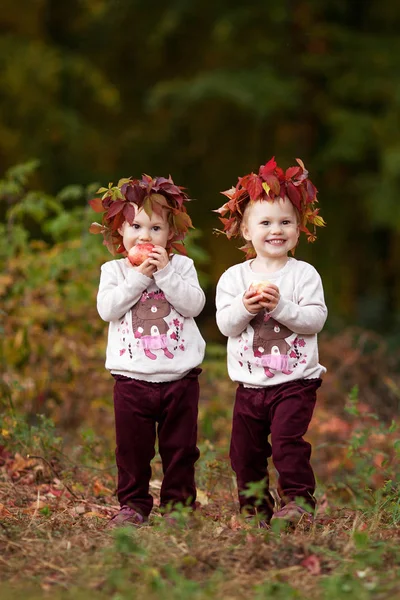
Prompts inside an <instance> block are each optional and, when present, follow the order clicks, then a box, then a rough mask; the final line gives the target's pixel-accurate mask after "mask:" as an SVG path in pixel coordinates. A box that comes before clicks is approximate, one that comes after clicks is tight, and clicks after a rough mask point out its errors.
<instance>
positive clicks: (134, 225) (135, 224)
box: [132, 223, 140, 229]
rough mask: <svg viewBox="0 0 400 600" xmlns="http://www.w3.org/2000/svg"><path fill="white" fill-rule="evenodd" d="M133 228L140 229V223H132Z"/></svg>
mask: <svg viewBox="0 0 400 600" xmlns="http://www.w3.org/2000/svg"><path fill="white" fill-rule="evenodd" d="M132 227H133V229H140V225H138V224H137V223H134V224H133V225H132Z"/></svg>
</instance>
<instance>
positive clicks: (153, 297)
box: [97, 254, 205, 382]
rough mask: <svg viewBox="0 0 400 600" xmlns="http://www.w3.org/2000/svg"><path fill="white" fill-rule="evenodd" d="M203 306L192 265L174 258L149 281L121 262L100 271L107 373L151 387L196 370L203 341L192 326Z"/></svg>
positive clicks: (202, 295) (111, 262)
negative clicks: (125, 377)
mask: <svg viewBox="0 0 400 600" xmlns="http://www.w3.org/2000/svg"><path fill="white" fill-rule="evenodd" d="M204 304H205V296H204V292H203V290H202V289H201V288H200V285H199V281H198V278H197V273H196V270H195V267H194V264H193V261H192V260H191V259H190V258H187V257H186V256H181V255H177V254H174V255H173V256H172V257H171V260H170V262H169V263H168V265H167V266H166V267H164V268H163V269H162V270H161V271H157V272H156V273H154V279H153V278H150V277H147V276H146V275H143V274H141V273H139V272H138V271H137V270H136V269H132V268H130V267H129V266H128V265H127V264H126V262H125V259H120V260H112V261H110V262H107V263H105V264H104V265H102V267H101V277H100V286H99V291H98V294H97V310H98V312H99V314H100V316H101V318H102V319H103V320H104V321H107V322H109V329H108V344H107V356H106V368H107V369H109V370H110V371H111V373H115V374H120V375H125V376H127V377H131V378H133V379H140V380H143V381H150V382H163V381H175V380H177V379H181V378H182V377H184V376H185V375H186V374H187V373H188V372H189V371H190V370H191V369H193V368H194V367H197V366H199V364H200V363H201V362H202V360H203V357H204V350H205V341H204V340H203V338H202V336H201V334H200V331H199V329H198V327H197V325H196V323H195V320H194V317H197V315H199V314H200V312H201V311H202V309H203V307H204Z"/></svg>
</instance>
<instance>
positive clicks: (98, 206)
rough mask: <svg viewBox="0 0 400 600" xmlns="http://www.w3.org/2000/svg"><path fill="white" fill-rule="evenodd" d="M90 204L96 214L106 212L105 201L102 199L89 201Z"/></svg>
mask: <svg viewBox="0 0 400 600" xmlns="http://www.w3.org/2000/svg"><path fill="white" fill-rule="evenodd" d="M89 204H90V206H91V207H92V208H93V210H94V211H95V212H98V213H102V212H104V206H103V201H102V199H101V198H92V200H89Z"/></svg>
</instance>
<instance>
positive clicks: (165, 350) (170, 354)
mask: <svg viewBox="0 0 400 600" xmlns="http://www.w3.org/2000/svg"><path fill="white" fill-rule="evenodd" d="M163 352H164V355H165V356H166V357H167V358H174V355H173V354H172V353H171V352H170V351H169V350H168V348H163Z"/></svg>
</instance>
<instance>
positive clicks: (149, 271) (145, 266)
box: [125, 258, 156, 278]
mask: <svg viewBox="0 0 400 600" xmlns="http://www.w3.org/2000/svg"><path fill="white" fill-rule="evenodd" d="M125 264H126V265H127V266H128V267H129V268H130V269H135V271H139V273H142V275H146V277H150V278H153V273H154V271H155V270H156V267H155V266H154V265H153V264H151V262H150V258H146V260H144V261H143V262H142V264H141V265H139V266H138V267H134V266H133V265H132V264H131V262H130V260H129V259H128V258H126V259H125Z"/></svg>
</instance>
